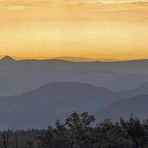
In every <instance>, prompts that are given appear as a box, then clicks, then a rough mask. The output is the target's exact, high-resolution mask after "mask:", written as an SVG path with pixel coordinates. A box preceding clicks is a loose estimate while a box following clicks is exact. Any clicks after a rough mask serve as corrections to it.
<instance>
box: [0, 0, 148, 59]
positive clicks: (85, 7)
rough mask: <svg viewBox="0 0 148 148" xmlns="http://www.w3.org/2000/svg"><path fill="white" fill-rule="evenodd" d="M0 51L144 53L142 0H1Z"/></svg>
mask: <svg viewBox="0 0 148 148" xmlns="http://www.w3.org/2000/svg"><path fill="white" fill-rule="evenodd" d="M0 4H1V5H0V56H4V55H10V56H13V57H16V58H18V59H24V58H38V59H44V58H54V57H63V56H68V57H86V58H91V59H105V60H110V59H111V60H113V59H115V60H116V59H117V60H126V59H142V58H148V41H147V39H148V1H147V0H143V1H142V0H141V1H139V0H128V1H127V0H85V1H84V0H54V1H51V0H26V1H22V0H5V1H4V0H0Z"/></svg>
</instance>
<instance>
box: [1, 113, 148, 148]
mask: <svg viewBox="0 0 148 148" xmlns="http://www.w3.org/2000/svg"><path fill="white" fill-rule="evenodd" d="M0 147H1V148H147V147H148V120H145V121H140V120H139V119H138V118H136V117H133V116H132V115H131V117H130V118H129V119H128V120H124V119H122V118H121V119H119V121H118V122H112V121H111V120H109V119H106V120H105V121H103V122H102V123H95V117H94V116H92V115H89V114H88V113H87V112H84V113H81V114H78V113H76V112H73V113H72V114H71V115H69V116H67V118H66V119H65V120H64V121H62V122H60V121H57V122H56V123H55V126H54V127H50V126H49V127H48V128H47V129H45V130H43V129H42V130H41V129H32V130H27V131H23V130H8V131H1V132H0Z"/></svg>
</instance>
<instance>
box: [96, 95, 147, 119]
mask: <svg viewBox="0 0 148 148" xmlns="http://www.w3.org/2000/svg"><path fill="white" fill-rule="evenodd" d="M131 114H133V115H134V116H137V117H139V118H140V119H148V95H141V96H136V97H131V98H128V99H124V100H120V101H118V102H116V103H112V104H111V105H107V106H105V107H103V108H102V109H100V110H98V112H97V113H96V117H97V119H98V120H100V121H102V120H103V119H106V118H111V119H113V120H118V119H119V118H120V117H123V118H129V117H130V115H131Z"/></svg>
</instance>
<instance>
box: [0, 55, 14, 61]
mask: <svg viewBox="0 0 148 148" xmlns="http://www.w3.org/2000/svg"><path fill="white" fill-rule="evenodd" d="M1 61H3V62H13V61H15V59H13V58H12V57H10V56H8V55H7V56H5V57H3V58H2V59H1Z"/></svg>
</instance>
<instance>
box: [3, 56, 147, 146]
mask: <svg viewBox="0 0 148 148" xmlns="http://www.w3.org/2000/svg"><path fill="white" fill-rule="evenodd" d="M147 67H148V60H133V61H116V62H101V61H90V62H89V61H87V62H85V61H83V62H74V61H70V60H63V59H47V60H15V59H13V58H12V57H9V56H6V57H4V58H2V59H1V60H0V118H1V120H0V130H1V132H0V147H2V148H13V147H14V148H119V147H120V148H139V147H141V148H146V147H147V146H148V142H147V141H148V128H147V127H148V122H147V117H148V109H147V104H148V69H147ZM47 127H48V128H47ZM103 137H104V138H103ZM117 137H118V138H117ZM107 139H108V140H107Z"/></svg>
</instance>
